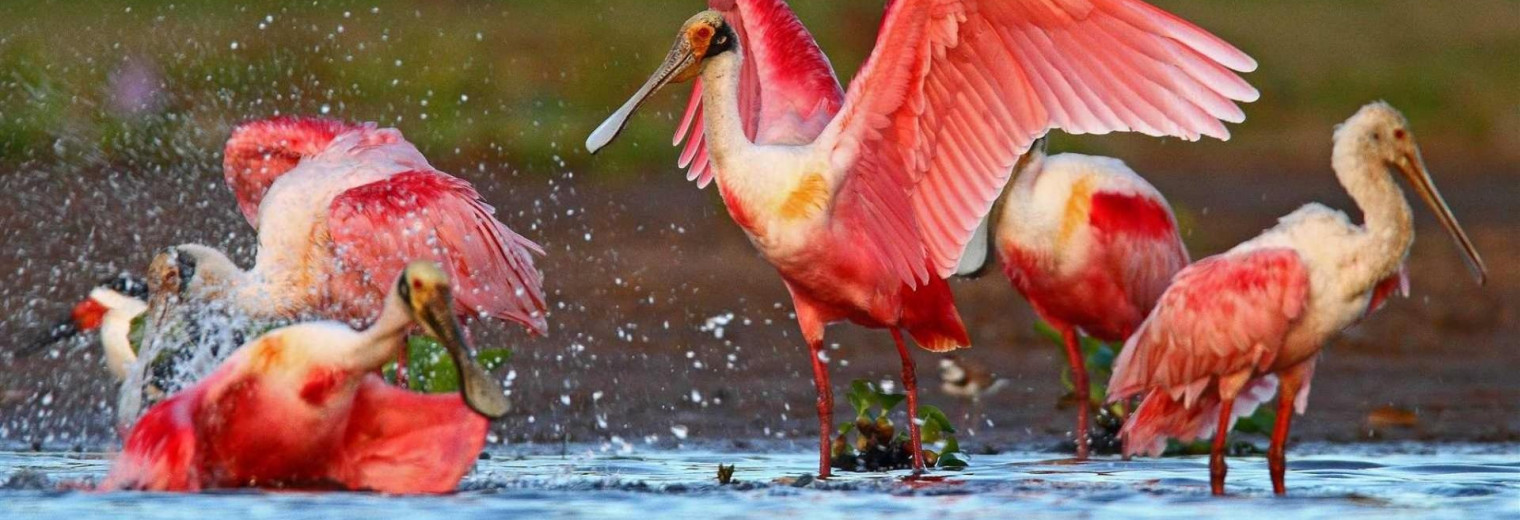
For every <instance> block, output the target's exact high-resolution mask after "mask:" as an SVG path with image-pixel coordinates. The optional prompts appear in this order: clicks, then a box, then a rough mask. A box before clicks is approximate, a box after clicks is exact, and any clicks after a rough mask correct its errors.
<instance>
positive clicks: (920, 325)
mask: <svg viewBox="0 0 1520 520" xmlns="http://www.w3.org/2000/svg"><path fill="white" fill-rule="evenodd" d="M710 5H711V6H713V7H716V8H717V9H716V10H709V11H704V12H701V13H698V14H697V15H696V16H693V17H691V18H690V19H688V20H687V21H686V22H685V24H683V25H682V26H681V29H680V32H679V33H678V34H677V38H676V41H675V44H674V46H673V47H672V48H671V49H670V52H669V53H668V54H667V55H666V57H665V61H664V63H663V64H661V65H660V66H659V68H658V69H656V71H655V73H654V75H653V76H651V77H650V78H649V80H648V81H647V82H646V83H645V84H644V85H643V87H641V88H640V89H639V90H638V91H637V92H636V93H635V94H634V95H633V97H632V98H630V99H629V100H628V101H627V102H626V103H624V104H623V106H622V107H621V108H619V109H618V110H617V111H616V112H614V113H613V114H612V115H611V116H610V117H608V119H607V120H606V121H604V122H603V123H602V124H601V125H600V126H598V127H597V128H596V129H595V130H594V131H593V132H592V133H591V135H590V136H589V137H588V138H587V139H586V147H587V148H588V149H589V150H590V151H592V152H595V151H597V150H600V149H601V148H603V147H604V146H606V145H607V144H608V143H610V142H611V141H612V140H613V138H614V137H616V136H617V134H618V133H619V132H620V131H621V130H622V128H623V127H624V126H625V125H626V124H627V122H628V119H629V116H630V115H631V114H632V113H633V112H634V111H635V110H636V109H637V108H638V107H639V106H641V105H642V104H643V103H644V102H645V101H646V100H647V99H649V97H650V96H651V95H653V94H654V93H655V92H656V91H658V90H659V89H660V88H662V87H664V86H665V85H667V84H669V83H672V82H681V81H689V80H693V79H697V78H700V80H701V88H700V89H698V94H700V96H699V97H700V100H694V101H693V102H692V104H691V110H690V111H689V114H692V115H693V116H694V115H695V114H697V113H700V115H701V119H700V122H699V123H697V127H698V129H699V130H700V132H698V133H699V134H700V139H699V140H696V141H694V142H693V143H689V144H688V148H687V150H686V152H685V153H683V154H682V156H681V163H686V164H691V165H692V170H691V171H689V172H688V176H689V177H692V178H694V179H697V180H699V181H702V180H704V179H707V178H709V176H710V177H711V178H714V179H716V180H717V183H718V189H719V193H720V194H721V195H722V197H723V201H724V203H725V205H726V206H727V208H728V213H729V215H730V216H731V217H732V218H733V220H734V222H735V223H737V224H739V227H741V228H743V229H744V231H745V233H746V234H747V235H748V236H749V238H750V241H751V242H752V243H753V244H754V245H755V247H756V248H757V249H759V251H760V253H761V255H762V256H764V257H765V259H766V260H767V261H769V262H770V263H771V265H773V266H775V267H776V269H777V271H778V272H779V274H780V275H781V278H782V280H783V281H784V282H785V283H786V287H787V289H788V290H789V291H790V293H791V295H792V302H793V305H794V306H795V309H796V314H797V321H798V324H799V325H800V326H801V328H802V336H803V339H804V340H805V341H806V342H807V344H808V348H809V350H810V351H811V357H812V366H813V376H814V383H815V385H816V388H817V392H818V400H817V408H818V418H819V432H818V434H819V450H818V451H819V463H818V471H819V475H820V477H827V476H829V474H830V470H829V454H830V453H829V451H830V450H829V445H830V437H831V431H830V430H831V429H832V428H833V426H832V425H833V420H832V414H833V402H834V401H833V394H832V392H831V390H830V385H829V378H828V368H827V366H826V364H825V360H824V358H823V356H822V351H823V337H824V328H825V326H827V325H828V324H830V323H834V322H838V321H845V320H848V321H851V322H854V323H857V324H860V325H863V326H866V327H871V328H884V329H887V330H889V331H890V332H891V334H892V337H893V340H894V341H895V343H896V346H897V352H898V355H899V356H900V358H901V360H902V365H903V371H902V377H903V383H904V385H903V386H904V387H905V389H906V390H907V394H908V412H909V418H910V420H909V422H908V425H909V435H910V438H911V439H912V444H913V448H914V469H915V473H921V472H922V471H923V467H924V464H923V456H922V449H921V438H920V435H919V431H918V430H919V428H918V423H917V421H916V418H915V417H914V415H915V414H916V412H917V408H918V391H917V381H916V375H915V371H914V366H913V360H912V357H911V355H910V353H909V351H908V349H907V347H906V345H905V344H904V343H903V338H902V332H903V331H904V330H906V331H907V332H908V334H909V335H911V336H913V338H914V341H915V342H917V343H918V345H919V346H920V347H923V348H925V349H927V350H930V351H935V352H944V351H949V350H954V349H957V348H963V347H967V346H969V345H970V340H969V338H968V336H967V334H966V329H965V326H964V324H962V323H961V319H960V316H959V314H958V312H957V311H956V309H955V304H954V300H953V298H952V295H951V293H950V289H949V286H948V285H947V284H946V283H945V281H944V279H943V277H945V276H948V275H950V274H952V273H953V272H954V270H955V267H956V264H957V261H958V260H959V258H960V255H961V251H962V249H963V248H964V247H965V245H966V243H967V241H969V240H970V238H971V235H972V231H973V230H974V229H975V228H976V227H977V223H978V222H979V221H980V220H981V219H982V218H983V216H985V215H986V213H987V211H988V209H989V208H990V207H991V206H992V202H993V200H994V199H996V198H997V196H998V194H999V192H1000V191H1001V190H1002V188H1003V184H1004V183H1005V182H1006V181H1007V179H1008V175H1009V170H1010V169H1011V168H1012V167H1013V165H1014V161H1015V160H1016V159H1017V158H1018V156H1019V155H1020V154H1022V153H1023V152H1024V151H1025V150H1026V149H1027V148H1028V147H1029V145H1030V143H1031V142H1033V141H1034V140H1035V139H1036V138H1038V137H1040V136H1042V135H1044V134H1045V133H1046V132H1047V131H1049V130H1050V129H1051V128H1061V129H1064V130H1067V131H1069V132H1076V133H1106V132H1112V131H1139V132H1144V133H1147V134H1151V135H1172V136H1178V137H1182V138H1186V139H1197V138H1199V137H1200V136H1203V135H1208V136H1213V137H1217V138H1221V139H1223V138H1226V137H1227V136H1228V135H1229V132H1228V131H1227V130H1226V129H1225V126H1224V122H1238V121H1241V120H1243V119H1244V114H1243V113H1242V112H1241V110H1240V108H1239V107H1238V106H1237V105H1236V104H1235V102H1236V101H1251V100H1254V99H1256V97H1257V92H1256V90H1255V89H1254V88H1252V87H1251V86H1250V85H1249V84H1247V83H1246V82H1245V80H1243V79H1241V78H1240V77H1239V76H1237V75H1236V74H1235V72H1234V71H1249V70H1252V69H1254V68H1255V66H1256V63H1255V61H1253V60H1252V59H1251V58H1250V57H1249V56H1246V55H1245V54H1244V53H1242V52H1240V51H1239V50H1237V49H1235V48H1234V47H1232V46H1230V45H1229V44H1228V43H1225V42H1224V41H1223V40H1220V39H1219V38H1217V37H1215V36H1213V35H1211V34H1209V33H1207V32H1205V31H1204V30H1202V29H1199V28H1197V27H1195V26H1193V25H1192V24H1189V23H1187V22H1185V21H1183V20H1181V19H1180V18H1177V17H1176V16H1173V15H1171V14H1168V13H1166V12H1163V11H1161V10H1159V9H1157V8H1155V7H1152V6H1150V5H1148V4H1145V3H1143V2H1140V1H1138V0H1100V1H1094V2H1087V1H1082V2H1057V1H1053V0H1009V1H1001V2H980V1H976V0H959V1H957V0H950V1H943V0H934V1H931V0H897V1H895V2H891V3H890V5H889V6H888V7H887V11H886V14H885V18H884V19H883V21H882V24H881V28H880V32H879V34H878V35H877V40H876V47H875V50H874V51H873V52H872V54H871V56H870V57H869V58H868V59H867V60H866V62H865V64H864V65H863V66H862V68H861V72H860V73H859V74H858V75H857V76H856V78H855V79H854V80H853V82H852V83H851V85H850V90H849V91H848V93H844V92H841V90H840V89H839V83H838V81H837V80H836V79H835V78H834V73H833V70H832V69H831V68H830V66H829V63H828V60H827V59H826V58H824V57H823V55H822V53H821V52H819V51H818V48H817V45H816V44H815V43H814V42H813V40H812V37H811V36H810V35H808V33H807V30H806V29H805V28H803V26H802V24H801V22H799V21H798V20H797V18H796V16H795V15H793V14H792V12H791V10H790V9H788V8H787V7H786V5H785V4H784V3H783V2H781V1H780V0H743V1H736V0H713V1H712V2H710ZM689 119H690V118H689ZM682 130H687V128H684V125H683V128H682ZM679 138H680V134H679V133H678V134H677V139H679Z"/></svg>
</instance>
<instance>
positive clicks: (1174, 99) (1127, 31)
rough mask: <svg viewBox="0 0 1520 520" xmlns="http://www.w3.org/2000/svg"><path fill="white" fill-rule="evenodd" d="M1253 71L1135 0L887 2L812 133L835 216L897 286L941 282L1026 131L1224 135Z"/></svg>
mask: <svg viewBox="0 0 1520 520" xmlns="http://www.w3.org/2000/svg"><path fill="white" fill-rule="evenodd" d="M1255 65H1256V64H1255V62H1254V61H1253V60H1252V59H1251V58H1250V57H1249V56H1246V55H1245V54H1244V53H1242V52H1240V51H1239V50H1237V49H1235V48H1234V47H1232V46H1230V45H1229V44H1228V43H1225V42H1224V41H1222V40H1220V39H1219V38H1217V37H1215V36H1213V35H1211V34H1209V33H1207V32H1205V31H1203V30H1202V29H1199V28H1198V27H1196V26H1193V25H1192V24H1189V23H1187V22H1185V21H1183V20H1181V19H1179V18H1177V17H1175V16H1173V15H1171V14H1168V13H1166V12H1163V11H1161V10H1159V9H1157V8H1155V7H1152V6H1150V5H1148V4H1145V3H1143V2H1140V1H1138V0H1017V1H1014V0H1004V1H978V0H896V1H894V2H892V4H891V5H890V6H889V7H888V10H887V14H886V19H885V20H884V21H883V23H882V26H881V33H880V34H879V35H878V36H877V40H876V49H875V51H873V53H872V54H871V56H870V58H869V59H867V61H866V63H865V65H864V67H862V69H861V73H860V74H859V75H858V76H857V77H856V78H855V79H854V80H853V81H852V82H851V84H850V90H849V93H848V94H847V97H846V99H845V103H844V106H843V107H842V108H841V110H840V113H839V115H838V116H837V117H836V118H835V119H834V121H833V122H832V123H831V124H830V126H829V127H828V128H826V129H825V131H824V133H823V134H822V135H821V136H820V137H819V142H820V144H825V145H828V146H830V147H831V149H832V156H831V158H830V160H831V162H832V173H833V175H835V179H834V180H835V182H836V185H838V186H840V188H839V192H838V193H839V197H841V199H840V201H839V202H838V203H836V206H835V211H836V215H839V214H840V213H845V214H848V215H849V216H848V217H847V219H848V220H850V221H851V222H852V223H859V224H864V225H865V226H866V227H864V228H862V231H864V234H865V236H866V238H867V240H866V241H865V242H866V243H865V244H864V245H865V246H867V247H872V248H875V251H873V252H874V253H876V254H877V255H878V257H879V258H881V260H882V261H883V262H884V263H885V264H886V265H888V266H892V267H894V269H895V270H896V271H897V272H898V274H899V275H900V276H901V277H902V279H903V281H904V282H906V283H910V284H915V285H916V284H919V283H923V282H924V281H925V280H926V279H927V278H928V276H930V275H931V274H932V275H935V276H947V275H949V274H951V273H953V271H954V268H955V265H956V261H957V260H958V259H959V257H960V254H961V251H962V250H963V248H964V246H965V244H966V242H967V240H969V239H970V236H971V233H972V231H973V229H974V228H975V226H976V224H977V222H978V221H979V220H980V219H981V217H982V216H983V215H984V214H985V213H986V212H987V210H988V209H989V208H990V207H991V205H992V202H993V200H994V199H995V198H996V197H997V195H998V193H999V191H1000V190H1001V188H1002V186H1003V184H1004V183H1005V182H1006V180H1007V178H1008V174H1009V170H1010V168H1011V167H1012V166H1013V164H1014V161H1015V160H1016V159H1017V158H1018V156H1019V155H1020V154H1022V153H1023V152H1024V151H1025V150H1027V149H1028V147H1029V145H1030V143H1031V142H1033V141H1034V139H1035V138H1037V137H1040V136H1041V135H1044V134H1045V132H1046V131H1048V130H1049V129H1051V128H1061V129H1063V130H1066V131H1067V132H1071V133H1107V132H1113V131H1138V132H1143V133H1146V134H1151V135H1171V136H1177V137H1182V138H1185V139H1197V138H1198V137H1199V136H1202V135H1208V136H1213V137H1218V138H1220V139H1224V138H1227V137H1228V136H1229V132H1228V131H1227V130H1226V129H1225V127H1224V124H1223V122H1238V121H1241V120H1243V119H1244V114H1243V113H1242V112H1241V110H1240V108H1239V107H1238V106H1236V104H1235V101H1251V100H1254V99H1256V97H1257V93H1256V90H1255V89H1253V88H1252V87H1251V86H1250V85H1249V84H1247V83H1246V82H1245V81H1244V80H1242V79H1241V78H1240V77H1239V76H1237V75H1236V74H1235V73H1234V72H1232V69H1233V70H1235V71H1248V70H1252V69H1253V68H1255ZM925 258H927V259H928V262H927V264H928V266H927V269H926V268H925V266H924V264H925V263H926V262H925V261H924V259H925Z"/></svg>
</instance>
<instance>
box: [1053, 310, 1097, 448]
mask: <svg viewBox="0 0 1520 520" xmlns="http://www.w3.org/2000/svg"><path fill="white" fill-rule="evenodd" d="M1061 338H1062V339H1064V340H1066V362H1067V363H1069V364H1071V386H1072V388H1073V389H1075V390H1076V391H1077V431H1076V436H1077V460H1087V443H1088V437H1089V436H1090V435H1089V430H1088V426H1087V421H1088V418H1089V417H1091V416H1092V395H1091V386H1090V385H1089V384H1088V382H1087V365H1086V363H1085V362H1084V361H1083V359H1082V358H1083V356H1082V343H1081V341H1080V340H1079V339H1078V338H1077V329H1076V328H1075V327H1072V326H1069V325H1067V326H1063V327H1061Z"/></svg>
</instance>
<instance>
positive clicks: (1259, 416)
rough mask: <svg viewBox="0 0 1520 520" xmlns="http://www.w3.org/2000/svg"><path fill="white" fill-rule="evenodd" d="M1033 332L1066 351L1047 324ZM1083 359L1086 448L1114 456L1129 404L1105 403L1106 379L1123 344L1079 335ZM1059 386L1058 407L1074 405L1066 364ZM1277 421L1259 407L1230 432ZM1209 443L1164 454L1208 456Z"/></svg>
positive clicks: (1245, 449)
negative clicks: (1088, 403) (1088, 421)
mask: <svg viewBox="0 0 1520 520" xmlns="http://www.w3.org/2000/svg"><path fill="white" fill-rule="evenodd" d="M1034 327H1035V332H1036V333H1039V334H1040V335H1041V336H1043V337H1045V338H1046V339H1049V340H1050V341H1051V343H1054V344H1055V345H1056V346H1057V347H1060V348H1063V349H1064V348H1066V343H1065V342H1064V341H1063V340H1062V339H1061V333H1060V332H1058V331H1056V329H1054V328H1052V327H1051V326H1050V325H1049V324H1047V323H1045V322H1043V321H1041V322H1036V323H1035V326H1034ZM1081 341H1082V360H1083V362H1084V363H1085V364H1086V365H1087V376H1088V377H1087V380H1088V382H1089V383H1088V384H1089V385H1091V386H1090V388H1089V395H1090V396H1091V397H1092V409H1093V410H1094V413H1093V416H1094V417H1093V422H1092V425H1093V429H1092V431H1090V432H1088V435H1090V437H1088V442H1089V447H1090V448H1091V449H1092V451H1093V453H1096V454H1102V455H1117V454H1119V453H1121V452H1122V450H1123V442H1122V441H1121V440H1120V439H1119V430H1120V429H1122V428H1123V427H1124V420H1125V419H1126V418H1128V417H1129V411H1130V404H1131V403H1128V402H1118V403H1105V402H1104V401H1106V400H1107V399H1108V380H1109V378H1110V377H1111V376H1112V375H1113V372H1114V360H1115V359H1117V358H1118V357H1119V352H1120V350H1122V349H1123V347H1124V346H1123V345H1122V344H1117V343H1107V342H1103V341H1099V340H1096V339H1093V338H1090V337H1087V336H1082V339H1081ZM1061 386H1062V387H1064V388H1065V389H1066V393H1065V394H1064V395H1062V396H1061V399H1060V401H1059V402H1058V404H1057V406H1059V407H1061V408H1069V407H1072V406H1076V400H1077V394H1076V386H1075V385H1074V384H1072V381H1071V370H1070V368H1069V367H1067V366H1066V365H1065V364H1062V365H1061ZM1276 420H1277V412H1276V411H1275V410H1273V408H1272V407H1270V406H1262V407H1259V408H1257V409H1256V412H1255V413H1253V414H1251V415H1250V416H1247V417H1241V418H1240V419H1238V420H1236V421H1235V429H1234V430H1233V431H1235V432H1239V433H1253V434H1262V435H1271V434H1272V426H1273V423H1274V422H1276ZM1209 443H1210V441H1209V440H1206V439H1204V440H1197V441H1193V442H1190V443H1181V442H1177V440H1175V439H1172V440H1168V441H1167V444H1166V452H1165V453H1164V454H1163V455H1200V454H1208V453H1209V448H1210V444H1209ZM1066 448H1068V449H1070V450H1072V451H1075V450H1076V443H1075V441H1073V442H1071V443H1068V444H1067V445H1066ZM1260 453H1265V451H1263V450H1262V449H1261V448H1260V447H1258V446H1257V445H1255V444H1253V443H1251V442H1248V441H1237V442H1236V443H1235V444H1233V445H1231V446H1230V449H1229V454H1230V455H1232V456H1236V455H1250V454H1260Z"/></svg>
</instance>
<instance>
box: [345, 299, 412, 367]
mask: <svg viewBox="0 0 1520 520" xmlns="http://www.w3.org/2000/svg"><path fill="white" fill-rule="evenodd" d="M411 328H412V312H411V309H410V307H409V306H408V305H407V303H406V301H405V300H402V299H401V295H400V294H398V293H397V292H396V290H395V289H392V290H391V292H390V294H389V295H387V296H386V297H385V307H384V308H383V309H382V310H381V311H380V317H379V318H376V319H375V322H374V323H373V324H371V325H370V326H369V328H367V329H364V331H363V332H361V333H360V337H361V339H362V341H359V342H358V344H357V345H356V346H355V350H354V352H353V353H352V354H351V355H350V356H349V359H350V360H352V361H351V362H352V363H353V368H354V369H356V370H374V369H376V368H379V367H381V366H384V365H385V364H386V363H387V362H389V361H391V360H392V359H395V355H396V352H397V351H398V350H401V349H403V348H405V346H406V333H407V331H409V330H411Z"/></svg>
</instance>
